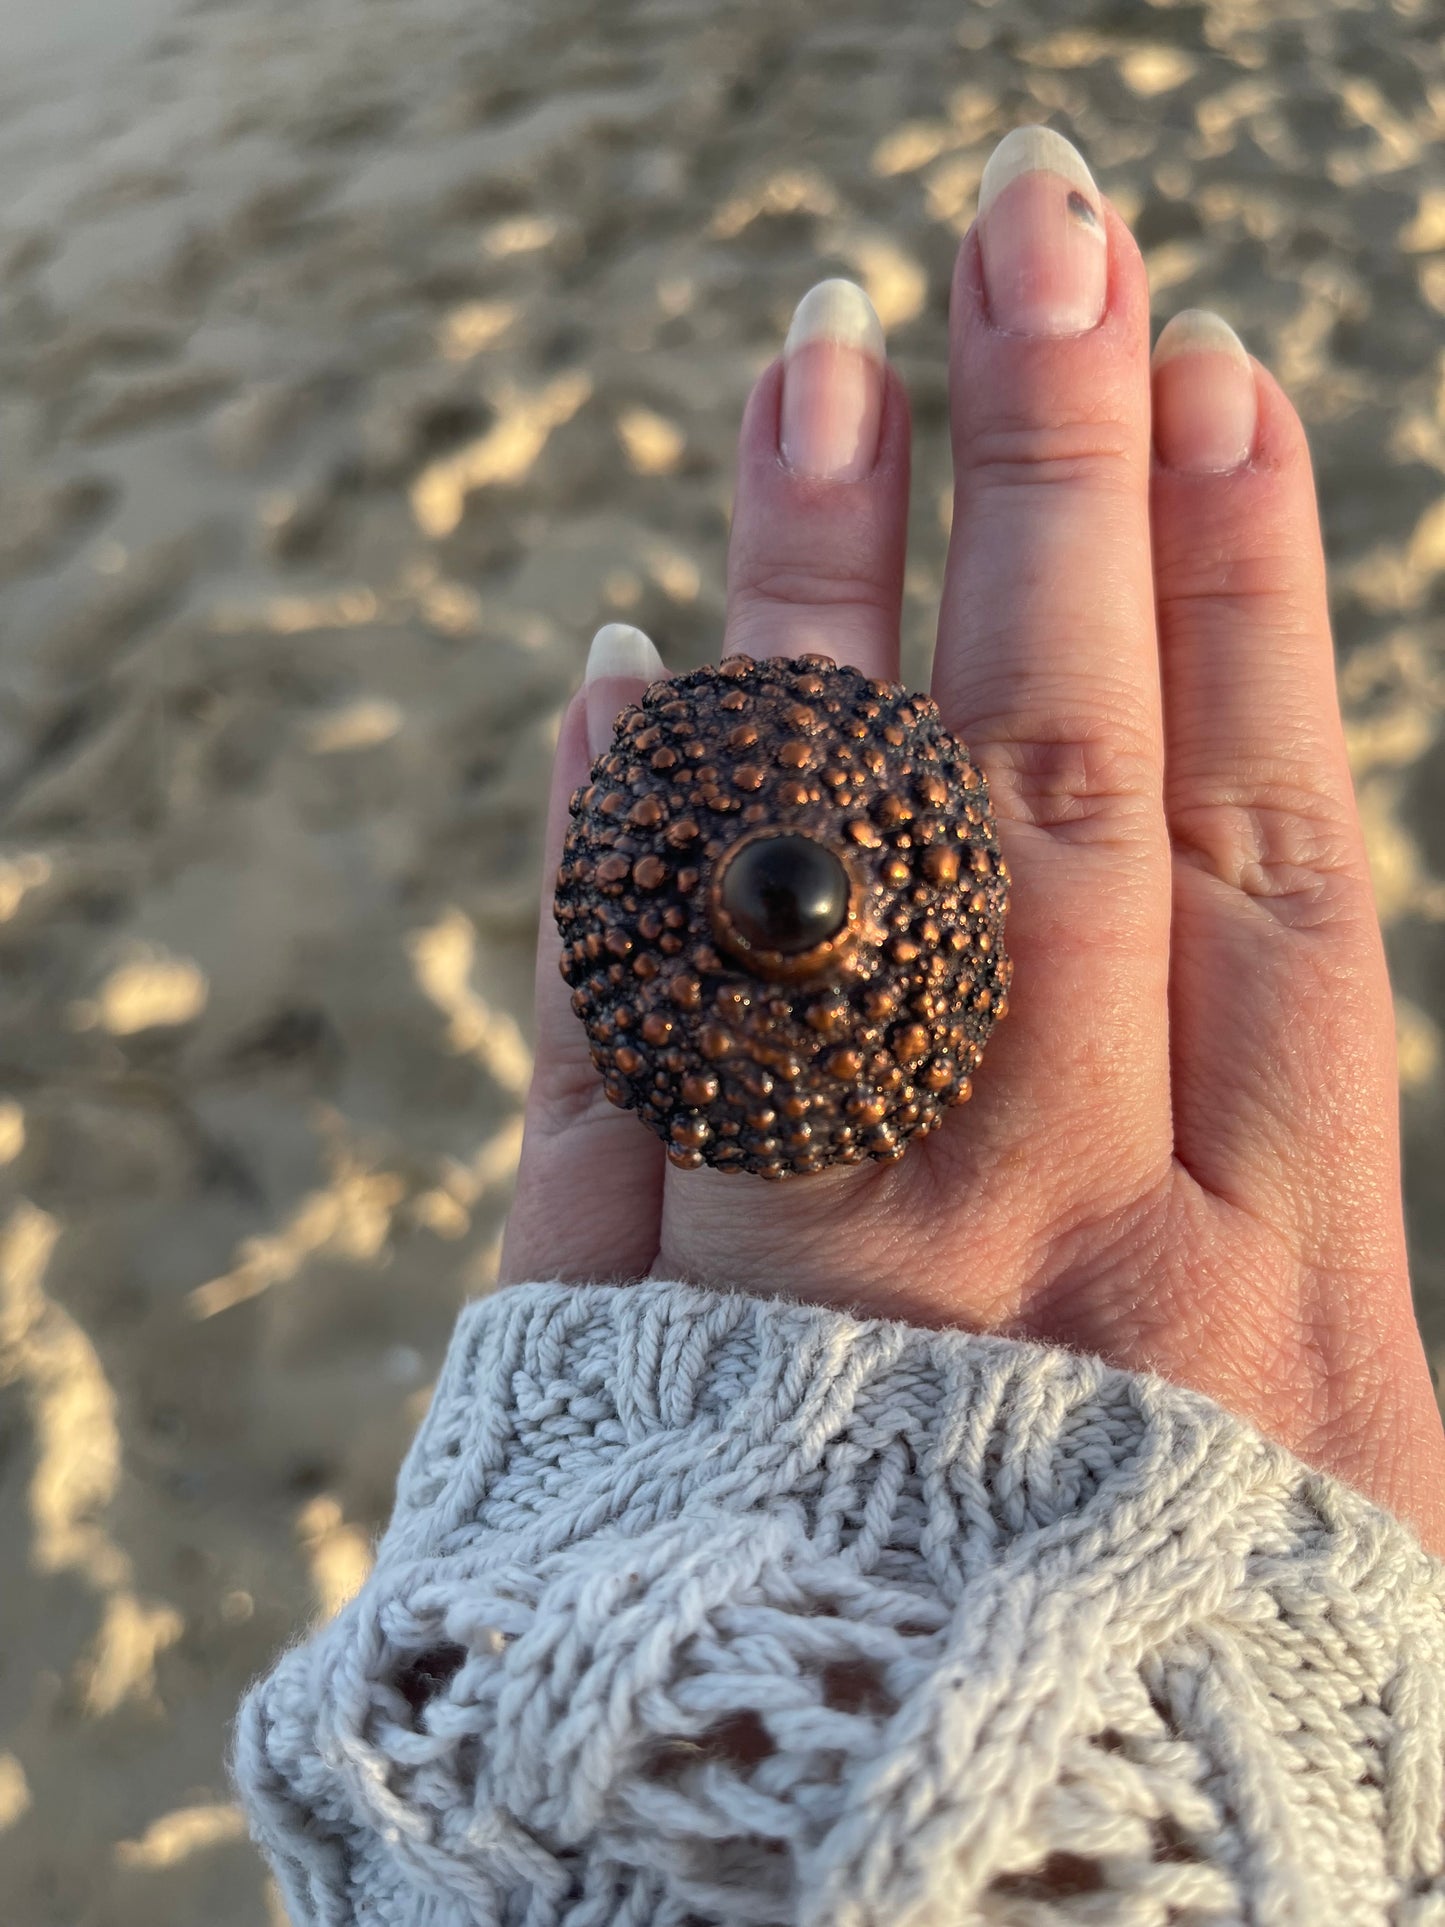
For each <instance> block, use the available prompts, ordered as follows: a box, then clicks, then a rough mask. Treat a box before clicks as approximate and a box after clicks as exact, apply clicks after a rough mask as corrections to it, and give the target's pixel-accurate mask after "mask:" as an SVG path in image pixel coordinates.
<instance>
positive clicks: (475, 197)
mask: <svg viewBox="0 0 1445 1927" xmlns="http://www.w3.org/2000/svg"><path fill="white" fill-rule="evenodd" d="M1061 11H1062V10H1059V9H1050V8H1048V7H1046V6H1042V5H1040V6H1029V5H1019V4H1008V5H1004V4H998V5H993V6H976V5H975V6H968V5H960V4H958V0H949V4H946V5H945V4H942V0H919V4H917V5H914V6H911V7H909V8H907V9H906V10H899V9H887V10H885V9H880V8H868V7H862V6H858V5H853V4H849V3H848V0H829V4H828V5H826V6H824V5H822V4H809V5H802V4H795V3H790V0H771V3H770V4H768V5H761V4H757V5H753V4H748V5H745V4H739V3H738V0H653V3H652V4H648V3H646V0H642V3H640V4H634V5H626V6H624V5H620V4H612V5H599V4H598V3H597V0H529V4H526V5H522V4H507V5H497V4H485V5H477V4H472V5H463V4H460V0H408V4H406V5H405V6H403V5H401V4H400V3H399V0H395V3H384V0H332V4H330V5H328V6H327V7H324V8H314V9H298V8H296V7H295V6H294V5H282V4H279V3H277V4H268V3H267V0H234V3H233V4H208V5H203V6H201V7H198V8H185V7H183V6H180V5H172V4H168V0H146V4H145V5H144V6H142V7H135V6H132V7H128V8H115V7H100V6H98V5H91V4H89V0H87V5H86V6H85V7H84V8H79V7H77V8H72V9H69V10H66V9H56V10H52V11H51V12H49V13H46V12H43V11H37V10H35V9H22V8H20V7H19V6H18V5H17V4H16V0H5V3H4V5H3V6H0V47H3V48H4V51H5V53H6V60H5V62H4V71H3V77H0V209H3V212H0V304H3V317H0V599H3V615H0V620H3V635H4V644H3V652H0V795H3V809H4V819H3V823H0V985H3V992H0V994H3V1000H4V1014H3V1019H0V1025H3V1034H0V1086H3V1090H0V1535H3V1538H0V1543H3V1544H4V1545H5V1547H6V1551H7V1560H6V1565H7V1572H6V1579H5V1583H4V1585H3V1587H0V1892H3V1893H4V1894H5V1895H6V1896H7V1898H6V1900H5V1903H4V1906H3V1910H0V1911H3V1912H4V1917H5V1920H6V1923H7V1927H9V1923H11V1922H13V1923H15V1927H192V1924H193V1923H196V1922H199V1921H206V1922H207V1923H209V1924H210V1927H274V1924H275V1923H278V1922H279V1921H280V1920H281V1914H280V1909H279V1905H278V1903H277V1902H276V1900H275V1899H274V1897H273V1896H272V1895H271V1894H270V1893H269V1892H268V1888H267V1884H266V1881H265V1877H264V1875H263V1873H262V1870H261V1868H260V1866H259V1864H258V1862H257V1861H256V1859H255V1857H254V1856H253V1854H252V1852H251V1850H250V1848H249V1846H248V1845H247V1844H246V1842H245V1841H244V1838H243V1837H242V1829H241V1826H240V1821H239V1816H238V1815H237V1813H236V1811H235V1809H234V1808H233V1806H232V1805H231V1804H230V1797H229V1792H228V1788H227V1785H226V1781H225V1776H224V1771H223V1766H222V1748H223V1745H224V1735H225V1729H226V1724H227V1721H228V1719H229V1717H230V1714H231V1712H232V1709H233V1707H234V1705H235V1702H236V1700H237V1698H238V1696H239V1694H240V1692H241V1690H242V1688H243V1687H244V1685H245V1683H246V1681H247V1679H248V1678H249V1677H250V1676H252V1675H253V1674H254V1673H255V1672H257V1671H258V1670H260V1669H261V1667H262V1666H263V1665H264V1664H265V1663H266V1662H267V1660H268V1658H269V1657H270V1656H271V1655H272V1654H273V1653H274V1652H275V1650H276V1649H277V1648H278V1646H279V1645H280V1644H281V1643H282V1642H283V1641H284V1640H285V1639H286V1638H288V1637H289V1636H290V1635H291V1634H292V1633H293V1632H294V1631H296V1630H297V1629H299V1628H300V1627H301V1626H302V1625H303V1624H304V1623H305V1622H306V1620H307V1618H308V1616H311V1615H314V1614H315V1613H317V1612H318V1611H327V1610H331V1609H333V1608H334V1607H335V1605H336V1604H337V1603H338V1602H339V1601H340V1600H342V1599H343V1598H344V1597H346V1595H347V1594H348V1593H349V1591H350V1590H351V1589H352V1588H353V1587H354V1586H355V1585H356V1584H357V1583H358V1582H359V1580H360V1578H361V1576H362V1575H363V1574H364V1572H365V1569H366V1563H367V1558H368V1550H367V1549H368V1542H369V1539H370V1537H371V1535H372V1534H373V1533H374V1532H375V1531H376V1530H377V1528H378V1527H379V1525H380V1524H381V1522H382V1521H383V1520H384V1517H385V1514H386V1511H387V1507H388V1502H389V1496H390V1489H391V1484H392V1478H393V1474H394V1470H395V1466H396V1463H397V1460H398V1457H399V1455H400V1453H401V1451H402V1449H403V1447H404V1445H405V1442H406V1440H407V1439H408V1437H409V1435H410V1432H411V1430H412V1428H413V1427H414V1425H415V1423H416V1420H417V1417H418V1415H419V1412H420V1411H421V1409H422V1407H423V1405H424V1402H425V1399H426V1396H427V1388H428V1386H429V1383H430V1381H431V1378H432V1375H433V1373H434V1371H435V1368H436V1365H437V1362H438V1359H439V1357H440V1355H441V1351H442V1348H443V1345H444V1342H445V1339H446V1335H447V1331H448V1329H449V1326H450V1323H451V1320H452V1317H453V1315H454V1313H455V1311H456V1308H457V1306H458V1305H459V1304H460V1303H461V1301H462V1300H463V1299H464V1298H465V1297H467V1296H468V1295H469V1294H472V1293H475V1292H477V1291H480V1290H485V1289H486V1288H487V1286H488V1285H489V1283H490V1282H491V1281H492V1279H493V1277H494V1274H495V1264H496V1253H497V1243H498V1236H499V1230H500V1226H501V1222H502V1218H503V1214H504V1212H505V1210H506V1205H507V1199H508V1189H509V1184H510V1181H511V1176H512V1172H513V1169H514V1166H515V1159H516V1150H517V1142H518V1135H519V1105H520V1101H521V1097H522V1093H523V1090H524V1088H525V1084H526V1080H527V1076H528V1070H529V1056H528V1047H527V1041H526V1038H527V1030H528V1023H529V1016H528V1009H529V1002H530V968H531V964H530V948H531V943H532V931H533V924H534V916H535V898H536V887H537V873H538V859H539V847H538V839H539V830H540V821H541V805H542V799H543V794H544V787H545V781H546V767H547V761H548V754H549V749H550V745H551V742H552V740H553V736H554V733H555V729H556V725H557V720H558V715H559V712H560V708H561V706H562V704H563V703H564V701H565V699H566V697H567V694H568V692H569V691H570V689H571V688H572V686H573V685H574V683H575V681H576V679H577V677H578V676H579V674H580V671H581V666H582V660H583V656H584V653H585V649H586V645H587V641H588V638H589V637H590V635H591V632H592V630H593V628H594V627H595V626H596V624H597V623H598V622H599V621H601V620H603V619H605V618H606V617H608V616H618V617H625V618H627V619H630V620H634V621H637V622H640V623H642V624H643V625H644V626H645V627H646V628H648V629H649V630H650V632H651V633H652V634H653V635H654V636H655V637H656V639H657V640H658V642H659V644H660V646H661V647H662V649H663V652H664V654H665V656H666V657H667V659H668V661H669V662H670V663H671V664H673V665H675V666H678V667H685V666H690V665H692V664H694V663H697V662H699V661H701V660H703V659H704V658H705V656H706V655H707V653H708V652H709V650H710V648H711V647H712V645H713V643H714V641H715V638H716V637H717V634H718V632H719V627H720V621H721V614H722V605H721V595H720V585H721V581H722V567H723V556H724V545H725V540H726V532H727V519H728V507H729V496H730V489H731V468H732V451H733V442H734V437H735V433H736V426H737V418H738V411H739V409H740V406H741V404H742V401H743V398H744V396H745V394H746V392H747V388H748V386H749V383H750V381H751V380H752V378H753V377H754V375H755V374H756V373H757V372H758V371H759V370H760V369H761V368H762V367H763V366H764V365H765V363H766V362H767V361H768V360H769V359H770V357H771V356H772V355H773V354H774V353H775V352H776V350H777V347H778V345H779V344H780V342H781V340H782V337H783V333H784V330H785V328H786V325H787V321H788V318H789V315H790V312H791V309H792V306H793V303H794V302H795V300H796V299H797V297H798V296H799V295H800V294H801V293H802V292H803V290H804V289H805V288H806V287H807V286H808V285H809V284H810V283H811V282H812V281H814V280H815V279H818V278H820V277H821V276H823V275H825V274H830V273H844V274H850V275H854V276H857V277H858V278H860V279H861V280H862V281H863V282H864V283H865V284H866V285H867V286H868V288H869V290H870V292H871V293H872V295H873V298H874V301H875V303H876V304H877V306H878V308H879V311H880V313H881V315H882V317H883V320H884V322H885V325H886V326H887V329H888V332H889V338H890V345H891V349H892V352H893V355H894V357H895V359H896V361H897V363H898V365H899V367H900V368H901V370H902V372H903V374H904V375H905V377H906V379H907V380H908V382H909V385H910V388H911V391H912V396H913V402H914V409H915V417H916V424H917V452H916V459H915V488H914V502H913V512H912V542H913V547H912V560H911V564H910V570H909V576H908V586H907V601H906V608H905V619H904V649H905V665H906V673H907V675H908V676H909V677H910V679H918V680H921V679H924V678H926V675H927V666H928V656H929V651H930V648H931V639H932V628H933V622H934V618H935V611H936V601H937V594H938V588H939V581H940V571H941V566H942V560H943V553H944V542H945V534H944V526H945V525H944V515H945V502H946V490H947V479H948V467H947V450H946V436H945V420H944V408H945V393H944V353H943V351H944V334H945V318H946V299H947V288H948V278H949V270H950V265H951V261H952V257H953V253H954V250H955V248H956V245H957V242H958V238H959V236H960V235H961V233H962V232H963V231H964V229H965V228H966V226H967V224H968V221H969V219H970V218H971V214H972V209H973V198H974V194H975V191H976V188H977V184H978V179H979V175H980V173H981V171H982V167H983V163H984V160H985V158H986V157H987V154H988V152H989V150H990V148H991V146H992V145H993V143H994V142H995V141H996V140H997V138H998V137H999V136H1000V135H1001V134H1002V133H1003V132H1005V131H1006V130H1007V128H1009V127H1010V126H1012V125H1014V124H1016V123H1018V122H1020V121H1025V120H1037V119H1047V120H1049V121H1051V122H1053V123H1054V124H1055V125H1057V126H1059V127H1060V128H1062V129H1063V130H1064V131H1065V132H1067V133H1069V134H1070V135H1071V136H1073V137H1075V138H1076V139H1077V140H1078V141H1079V144H1080V145H1081V147H1082V148H1083V151H1084V152H1085V154H1086V155H1087V157H1088V158H1089V160H1090V162H1091V164H1092V165H1093V166H1094V168H1095V171H1096V173H1097V175H1098V177H1099V179H1100V182H1101V184H1102V185H1103V186H1104V188H1105V189H1106V191H1107V192H1108V193H1109V194H1111V195H1112V196H1113V198H1114V199H1115V201H1116V203H1117V204H1118V206H1119V207H1120V209H1121V210H1122V211H1123V213H1124V214H1125V215H1126V216H1127V217H1128V218H1129V219H1130V220H1131V221H1132V222H1133V223H1134V224H1135V229H1136V232H1137V234H1138V236H1139V238H1140V241H1141V243H1142V245H1143V247H1144V249H1145V251H1146V254H1147V257H1148V261H1149V267H1150V274H1151V280H1152V285H1153V289H1154V296H1155V325H1156V330H1157V327H1158V326H1161V325H1162V324H1163V322H1164V321H1165V320H1166V319H1167V318H1168V316H1169V315H1170V314H1172V313H1173V312H1174V311H1175V310H1176V309H1178V308H1180V307H1185V306H1191V305H1195V304H1203V305H1210V306H1214V307H1217V308H1219V309H1220V310H1221V311H1222V312H1223V313H1224V314H1225V315H1226V316H1227V317H1228V318H1229V319H1230V320H1231V321H1232V322H1234V323H1235V325H1236V326H1237V327H1238V328H1239V329H1240V332H1241V333H1242V335H1243V337H1244V339H1245V341H1246V343H1247V344H1248V345H1249V346H1250V347H1251V348H1252V349H1253V350H1254V351H1255V352H1256V353H1258V354H1260V355H1261V356H1262V357H1264V358H1265V359H1266V360H1267V361H1268V362H1269V363H1270V365H1271V366H1272V367H1273V368H1274V370H1275V371H1276V373H1277V374H1278V375H1279V377H1280V378H1281V379H1282V380H1283V381H1284V383H1285V384H1286V386H1287V387H1288V389H1289V390H1290V392H1291V394H1292V395H1293V397H1294V398H1295V400H1296V402H1297V403H1298V405H1299V407H1300V409H1301V411H1302V413H1303V415H1304V418H1305V421H1306V424H1307V426H1308V429H1309V432H1310V437H1311V441H1312V444H1313V447H1314V449H1315V452H1316V456H1317V460H1318V464H1319V484H1320V495H1321V500H1322V505H1323V510H1324V517H1325V528H1326V538H1327V543H1328V547H1329V552H1330V556H1331V561H1332V568H1333V590H1334V617H1335V625H1336V639H1337V643H1338V648H1339V654H1340V663H1341V676H1342V683H1343V689H1344V694H1345V699H1346V705H1347V711H1348V717H1349V723H1350V729H1351V743H1352V750H1353V754H1354V758H1355V767H1356V774H1357V780H1358V784H1359V790H1360V797H1361V803H1362V807H1363V810H1364V814H1365V819H1366V823H1367V825H1368V828H1369V834H1370V842H1371V851H1372V857H1373V860H1374V863H1375V872H1376V881H1377V887H1378V895H1379V903H1380V909H1381V913H1382V916H1383V918H1384V921H1385V926H1386V932H1387V937H1388V942H1389V947H1390V956H1391V963H1392V968H1393V971H1394V975H1395V983H1396V986H1397V991H1398V993H1399V998H1400V1003H1399V1012H1400V1061H1401V1070H1402V1073H1403V1077H1404V1085H1405V1107H1406V1109H1405V1117H1406V1135H1407V1148H1408V1157H1409V1171H1408V1185H1409V1197H1410V1208H1411V1230H1412V1237H1413V1240H1414V1256H1415V1265H1416V1275H1417V1281H1418V1287H1419V1298H1420V1307H1421V1315H1422V1319H1423V1322H1424V1326H1425V1330H1426V1333H1427V1336H1428V1338H1429V1340H1430V1342H1431V1345H1432V1347H1434V1348H1436V1349H1437V1350H1441V1351H1445V1158H1442V1156H1441V1147H1442V1138H1445V1103H1442V1097H1441V1089H1442V1085H1441V1076H1440V1073H1441V1051H1442V1042H1441V1028H1442V1024H1445V753H1442V750H1441V747H1440V736H1441V728H1442V719H1445V480H1442V477H1445V352H1442V344H1445V174H1442V171H1441V162H1440V158H1439V157H1440V153H1441V151H1442V147H1441V142H1442V136H1445V60H1442V56H1441V53H1440V50H1439V41H1440V33H1439V28H1440V24H1441V23H1440V17H1439V14H1438V11H1437V10H1434V9H1432V8H1430V7H1428V6H1425V5H1405V4H1400V5H1396V6H1394V7H1393V8H1392V7H1388V6H1385V5H1378V6H1374V7H1370V8H1366V9H1364V10H1354V9H1347V8H1346V7H1344V6H1331V5H1328V4H1320V3H1319V0H1297V4H1293V5H1283V6H1282V5H1278V4H1271V5H1269V6H1268V7H1266V6H1264V5H1262V4H1245V0H1226V3H1225V4H1217V5H1216V4H1206V5H1194V4H1188V5H1185V4H1181V5H1178V6H1158V7H1155V6H1147V7H1145V6H1141V7H1139V8H1136V9H1124V10H1121V9H1118V8H1115V7H1110V6H1107V5H1105V4H1102V3H1100V4H1091V5H1084V6H1081V7H1079V8H1077V9H1071V10H1070V16H1071V19H1072V21H1073V24H1072V25H1070V26H1069V27H1068V28H1067V29H1060V28H1059V27H1057V26H1056V25H1053V24H1051V23H1050V15H1051V14H1052V15H1054V16H1055V17H1057V15H1058V14H1059V13H1060V12H1061ZM1121 22H1127V23H1128V24H1127V25H1123V24H1120V23H1121ZM1341 1075H1342V1076H1344V1075H1348V1066H1341Z"/></svg>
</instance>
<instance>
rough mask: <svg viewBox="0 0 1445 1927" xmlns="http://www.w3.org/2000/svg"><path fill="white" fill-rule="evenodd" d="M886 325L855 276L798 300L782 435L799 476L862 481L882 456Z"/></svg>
mask: <svg viewBox="0 0 1445 1927" xmlns="http://www.w3.org/2000/svg"><path fill="white" fill-rule="evenodd" d="M886 353H887V350H886V349H885V347H884V344H883V326H882V323H881V322H880V321H879V319H878V316H877V314H876V313H875V312H874V309H873V303H872V302H871V301H870V300H869V299H868V297H867V295H866V294H864V292H863V290H862V289H861V288H859V287H855V286H854V284H853V283H852V282H851V281H820V282H819V283H818V285H817V287H816V288H810V289H809V290H808V292H807V293H806V294H805V295H804V296H803V298H802V300H801V301H800V302H799V303H798V306H797V310H796V312H795V313H794V315H793V325H792V327H790V328H789V330H788V339H787V341H786V342H785V343H784V346H783V405H782V421H781V424H780V429H779V436H778V440H779V443H780V446H781V450H782V456H783V460H784V461H785V462H786V463H787V465H788V467H789V468H790V469H792V470H793V472H794V473H795V474H797V475H808V476H812V477H813V478H814V479H815V480H817V481H821V482H856V481H858V480H859V479H860V478H861V477H862V476H864V475H866V474H868V472H869V471H870V470H871V468H872V467H873V464H874V462H875V461H876V460H877V459H878V424H879V422H880V421H881V420H882V417H883V362H884V357H885V355H886Z"/></svg>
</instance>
